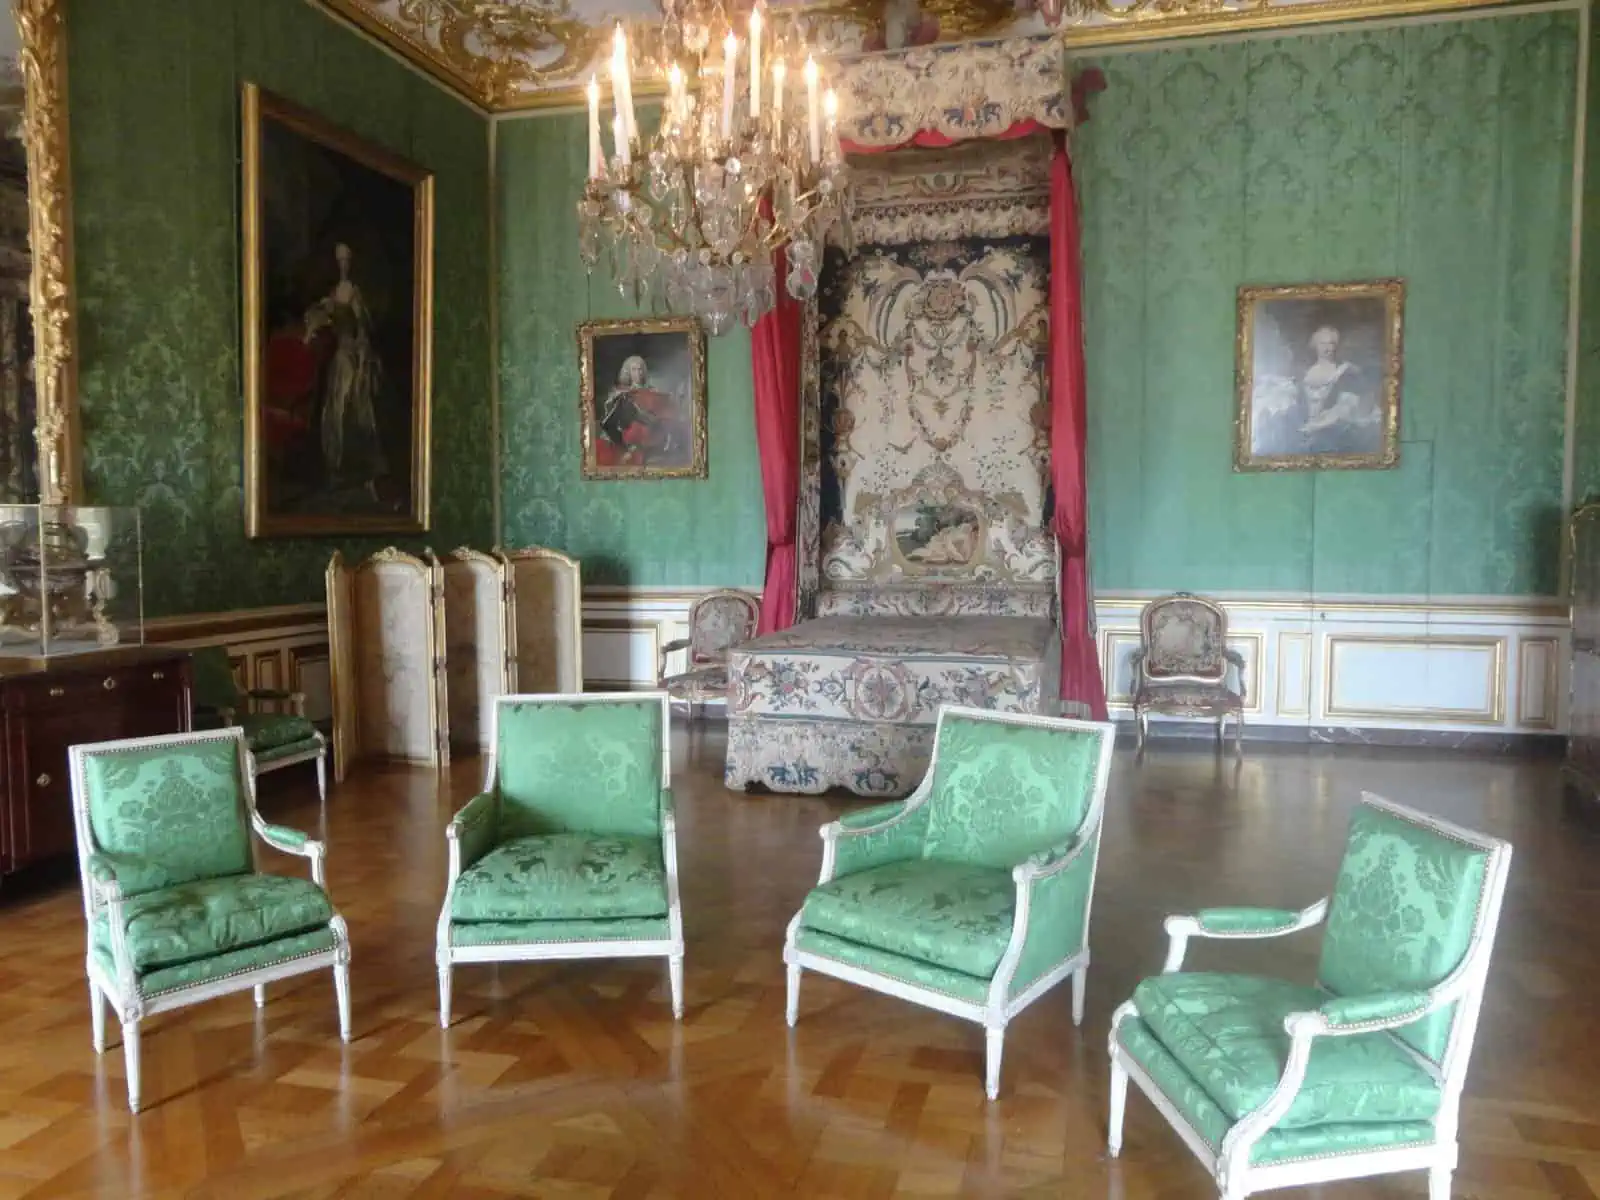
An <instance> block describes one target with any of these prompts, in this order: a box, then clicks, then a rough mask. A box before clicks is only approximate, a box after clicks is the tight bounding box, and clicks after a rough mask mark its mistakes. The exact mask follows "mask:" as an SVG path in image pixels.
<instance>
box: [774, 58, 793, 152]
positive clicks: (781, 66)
mask: <svg viewBox="0 0 1600 1200" xmlns="http://www.w3.org/2000/svg"><path fill="white" fill-rule="evenodd" d="M788 73H789V67H788V64H786V63H785V62H784V61H783V59H781V58H780V59H779V60H778V61H777V62H775V63H773V64H772V144H773V146H775V147H777V146H782V145H783V77H784V76H785V75H787V74H788Z"/></svg>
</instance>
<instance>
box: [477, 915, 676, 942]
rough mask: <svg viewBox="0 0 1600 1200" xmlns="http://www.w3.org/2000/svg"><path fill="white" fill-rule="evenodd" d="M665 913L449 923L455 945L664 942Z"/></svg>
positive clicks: (667, 931) (669, 929)
mask: <svg viewBox="0 0 1600 1200" xmlns="http://www.w3.org/2000/svg"><path fill="white" fill-rule="evenodd" d="M671 936H672V926H671V923H670V922H669V921H668V920H667V918H666V917H664V916H663V917H621V918H618V919H616V920H610V921H463V922H459V923H455V924H452V925H451V926H450V944H451V945H452V946H502V945H527V944H529V943H546V944H550V943H556V942H664V941H666V940H668V939H669V938H671Z"/></svg>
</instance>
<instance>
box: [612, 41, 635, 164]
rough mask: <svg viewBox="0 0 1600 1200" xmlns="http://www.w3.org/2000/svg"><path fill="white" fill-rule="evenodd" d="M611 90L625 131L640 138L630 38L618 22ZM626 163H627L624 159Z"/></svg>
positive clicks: (633, 136)
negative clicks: (629, 50)
mask: <svg viewBox="0 0 1600 1200" xmlns="http://www.w3.org/2000/svg"><path fill="white" fill-rule="evenodd" d="M611 90H612V92H613V94H614V96H615V98H616V104H617V112H618V113H624V114H626V115H625V116H624V117H623V129H624V131H625V132H626V134H627V136H628V137H629V138H636V137H638V136H639V125H638V122H636V121H635V120H634V119H633V80H632V78H630V77H629V75H628V38H627V35H626V34H624V33H623V32H622V22H620V21H619V22H617V32H616V33H615V34H613V35H612V38H611ZM624 161H627V160H626V159H624Z"/></svg>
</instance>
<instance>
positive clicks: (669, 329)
mask: <svg viewBox="0 0 1600 1200" xmlns="http://www.w3.org/2000/svg"><path fill="white" fill-rule="evenodd" d="M624 333H682V334H686V335H687V336H688V338H689V391H690V393H691V394H690V397H689V404H690V407H691V408H692V409H693V410H694V412H693V414H692V425H693V430H694V432H693V435H692V436H693V439H694V446H693V453H692V455H691V459H690V462H689V465H688V466H686V467H608V468H602V467H600V465H599V463H598V462H597V455H596V439H597V437H598V432H597V430H596V428H595V426H596V420H595V383H596V381H595V377H594V340H595V338H596V336H608V335H611V334H624ZM578 407H579V417H580V419H581V421H582V427H583V477H584V478H585V479H705V478H707V477H708V474H709V472H708V469H707V461H708V458H709V455H708V453H707V449H706V441H707V438H706V334H705V330H704V329H702V328H701V327H700V322H699V321H697V320H695V319H694V318H693V317H636V318H630V319H627V320H608V321H584V322H583V323H582V324H580V325H579V326H578Z"/></svg>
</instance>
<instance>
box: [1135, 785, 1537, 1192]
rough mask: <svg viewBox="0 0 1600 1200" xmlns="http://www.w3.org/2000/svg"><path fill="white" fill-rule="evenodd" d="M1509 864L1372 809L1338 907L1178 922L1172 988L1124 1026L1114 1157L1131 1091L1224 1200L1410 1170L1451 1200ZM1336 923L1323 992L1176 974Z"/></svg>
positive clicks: (1367, 799) (1159, 987) (1156, 981)
mask: <svg viewBox="0 0 1600 1200" xmlns="http://www.w3.org/2000/svg"><path fill="white" fill-rule="evenodd" d="M1510 863H1511V847H1510V846H1509V845H1507V844H1506V843H1505V842H1501V841H1497V840H1495V839H1494V838H1489V837H1483V836H1481V835H1479V834H1475V833H1471V832H1469V831H1467V830H1465V829H1460V828H1457V827H1456V826H1453V825H1449V824H1446V823H1445V822H1443V821H1438V820H1435V819H1433V818H1431V817H1427V816H1424V815H1423V814H1421V813H1418V812H1413V811H1412V810H1410V809H1407V808H1402V807H1401V806H1400V805H1398V804H1391V803H1390V802H1388V801H1386V800H1383V799H1380V798H1378V797H1376V796H1370V795H1363V797H1362V803H1361V804H1360V805H1359V806H1358V807H1357V809H1356V812H1355V815H1354V817H1353V818H1352V819H1351V823H1350V836H1349V841H1348V843H1347V844H1346V847H1345V853H1344V861H1343V863H1342V865H1341V866H1340V868H1339V877H1338V881H1337V883H1336V884H1335V885H1334V890H1333V895H1332V897H1330V898H1328V899H1325V900H1319V901H1318V902H1317V903H1316V904H1313V905H1312V906H1311V907H1310V908H1307V909H1304V910H1301V911H1299V912H1296V911H1294V910H1291V909H1259V908H1215V909H1206V910H1202V911H1201V912H1199V913H1196V914H1195V915H1193V916H1174V917H1168V918H1167V922H1166V928H1167V934H1168V936H1169V938H1170V939H1171V940H1170V948H1169V950H1168V953H1167V961H1166V965H1165V967H1164V968H1163V970H1164V973H1163V974H1161V975H1156V976H1153V977H1151V978H1149V979H1146V980H1145V981H1144V982H1143V983H1141V984H1139V986H1138V988H1137V989H1136V990H1135V991H1134V994H1133V999H1131V1000H1129V1001H1128V1002H1127V1003H1126V1004H1124V1005H1122V1007H1120V1008H1119V1009H1117V1011H1116V1014H1115V1016H1113V1018H1112V1029H1111V1119H1110V1138H1109V1141H1110V1151H1111V1154H1112V1155H1113V1156H1115V1155H1117V1154H1118V1153H1119V1152H1120V1150H1121V1147H1122V1118H1123V1108H1124V1104H1125V1100H1126V1097H1127V1090H1128V1080H1129V1079H1132V1080H1133V1082H1134V1083H1136V1084H1138V1085H1139V1090H1140V1091H1142V1092H1144V1093H1145V1095H1146V1096H1148V1097H1149V1098H1150V1100H1151V1101H1152V1102H1153V1103H1154V1104H1155V1106H1156V1108H1157V1109H1158V1110H1159V1111H1160V1113H1161V1115H1162V1116H1163V1117H1165V1118H1166V1119H1167V1121H1168V1122H1169V1123H1170V1124H1171V1125H1172V1127H1173V1128H1174V1129H1175V1130H1177V1132H1178V1133H1179V1135H1181V1136H1182V1138H1183V1140H1184V1142H1185V1143H1186V1144H1187V1145H1188V1147H1189V1149H1190V1150H1191V1151H1192V1152H1193V1153H1194V1154H1195V1156H1196V1157H1197V1158H1199V1159H1200V1161H1201V1162H1202V1163H1203V1164H1205V1166H1206V1169H1207V1170H1208V1171H1210V1172H1211V1173H1212V1174H1213V1175H1214V1176H1215V1178H1216V1182H1217V1188H1218V1190H1219V1193H1220V1194H1221V1195H1222V1196H1223V1197H1224V1198H1225V1200H1240V1198H1241V1197H1244V1196H1248V1195H1250V1194H1251V1193H1253V1192H1260V1191H1267V1190H1270V1189H1273V1188H1282V1187H1291V1186H1295V1185H1299V1184H1313V1183H1322V1182H1325V1181H1328V1180H1335V1179H1353V1178H1359V1177H1364V1176H1369V1175H1387V1174H1391V1173H1393V1172H1397V1171H1413V1170H1426V1171H1428V1172H1429V1196H1430V1200H1448V1197H1449V1195H1450V1177H1451V1174H1452V1172H1453V1171H1454V1170H1455V1165H1456V1153H1457V1150H1456V1129H1457V1116H1458V1111H1459V1108H1460V1104H1461V1088H1462V1085H1463V1083H1465V1081H1466V1073H1467V1059H1468V1057H1469V1055H1470V1054H1471V1052H1472V1039H1473V1034H1474V1032H1475V1031H1476V1029H1477V1024H1478V1009H1479V1005H1480V1003H1481V1001H1482V998H1483V986H1484V978H1485V975H1486V973H1487V971H1488V968H1489V952H1490V949H1491V947H1492V945H1493V942H1494V933H1495V926H1496V924H1497V923H1498V921H1499V916H1500V900H1501V897H1502V895H1503V894H1504V892H1505V884H1506V872H1507V869H1508V868H1509V866H1510ZM1323 921H1326V930H1325V932H1324V934H1323V939H1322V954H1321V962H1320V965H1319V968H1318V971H1317V981H1316V986H1314V987H1303V986H1299V985H1297V984H1293V983H1288V982H1284V981H1281V980H1277V979H1271V978H1264V977H1259V976H1252V975H1224V974H1211V973H1202V972H1190V971H1182V970H1180V968H1181V967H1182V966H1183V958H1184V951H1185V949H1186V947H1187V945H1188V942H1189V939H1190V938H1192V937H1208V938H1220V939H1222V940H1229V939H1239V938H1267V937H1278V936H1281V935H1283V934H1289V933H1294V932H1297V931H1299V930H1302V929H1307V928H1309V927H1311V926H1313V925H1316V924H1318V923H1320V922H1323Z"/></svg>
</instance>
